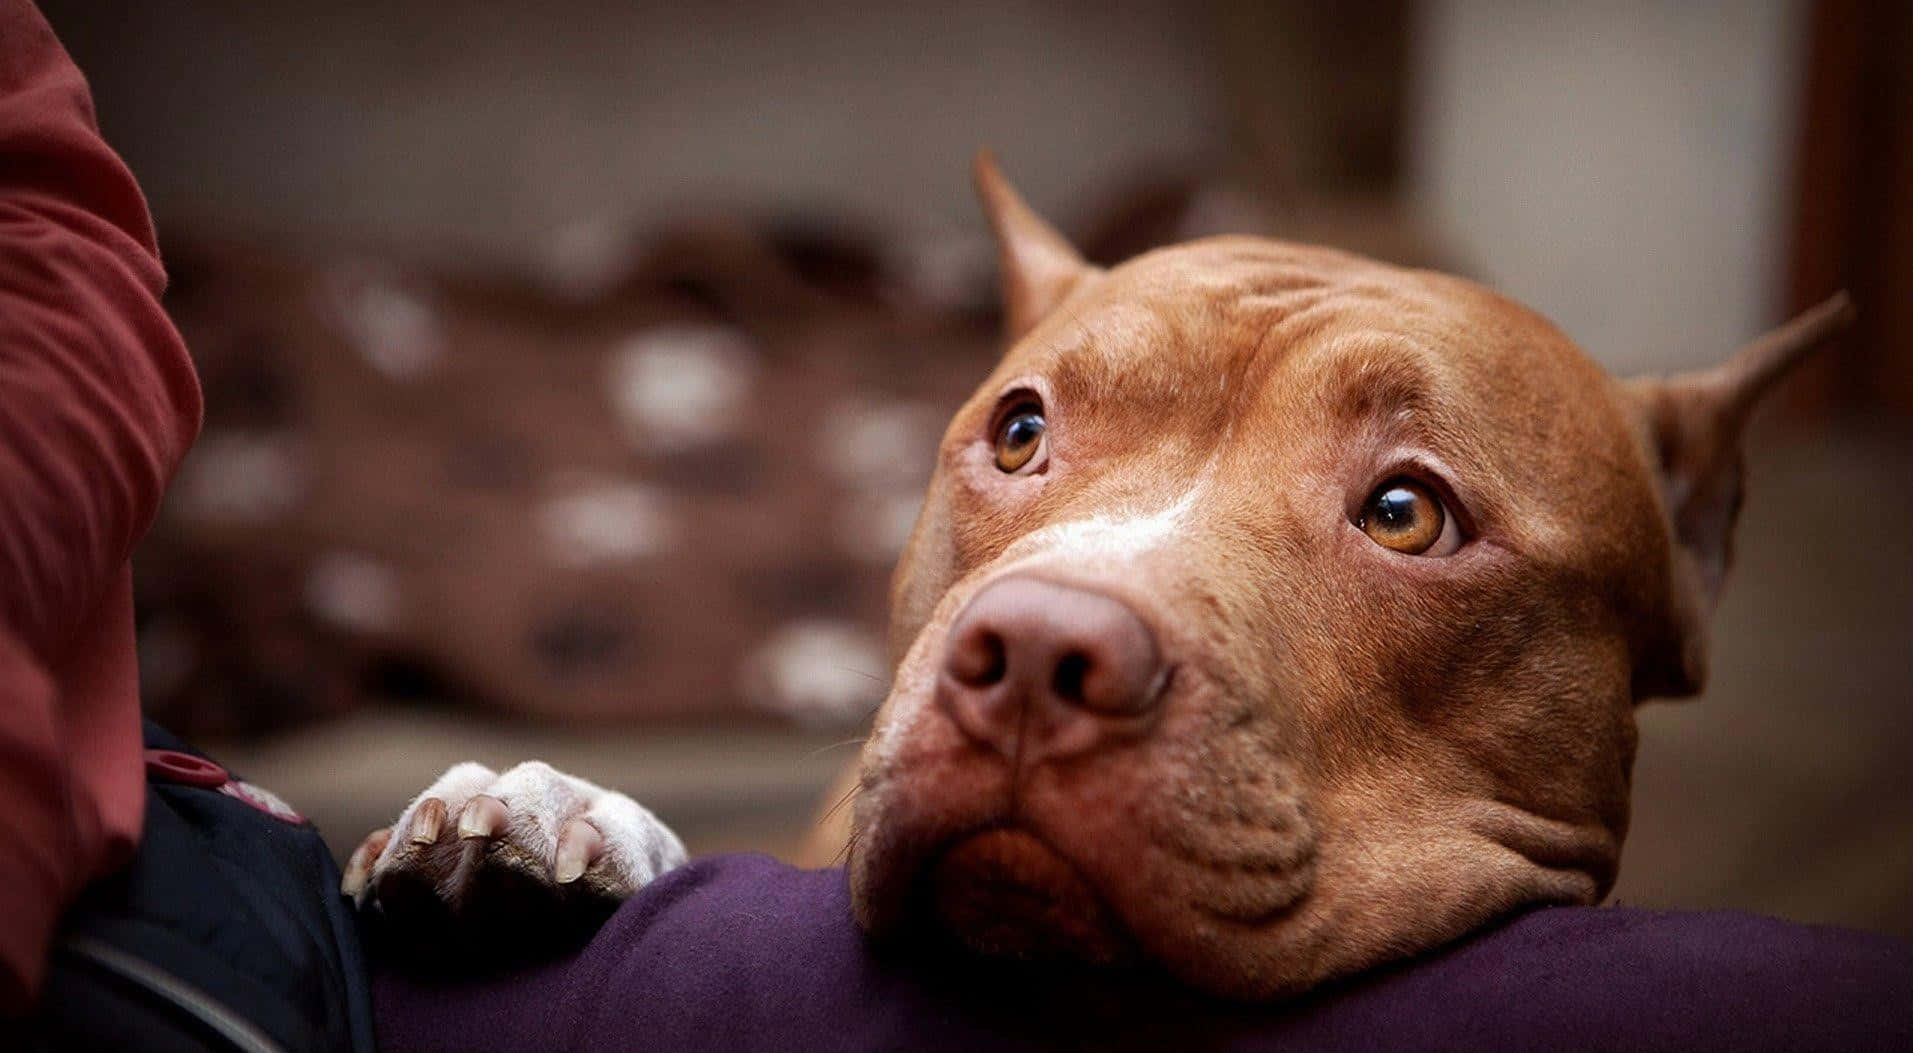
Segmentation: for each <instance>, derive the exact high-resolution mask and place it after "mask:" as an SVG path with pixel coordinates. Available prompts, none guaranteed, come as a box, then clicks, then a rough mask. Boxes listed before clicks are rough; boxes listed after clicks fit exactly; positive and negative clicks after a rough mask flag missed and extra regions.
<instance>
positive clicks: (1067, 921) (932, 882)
mask: <svg viewBox="0 0 1913 1053" xmlns="http://www.w3.org/2000/svg"><path fill="white" fill-rule="evenodd" d="M919 880H920V882H921V884H920V887H919V894H920V895H921V896H922V899H921V900H920V902H921V904H922V907H923V909H925V910H926V912H927V914H928V918H927V919H926V920H929V921H932V922H933V923H934V924H935V926H936V927H937V928H938V929H940V930H941V931H942V932H943V934H944V935H946V936H947V937H949V938H950V939H952V940H954V941H955V942H956V943H958V944H959V945H961V946H963V947H965V948H967V949H969V950H970V951H972V952H975V953H977V954H980V955H985V956H988V957H998V958H1000V957H1007V958H1016V959H1023V960H1034V961H1073V962H1083V963H1087V964H1093V965H1121V964H1127V963H1131V962H1134V961H1136V960H1137V959H1138V957H1139V955H1138V952H1137V949H1136V947H1135V943H1134V940H1133V938H1132V937H1131V936H1130V935H1129V933H1128V931H1127V929H1126V928H1125V927H1124V926H1123V924H1122V921H1121V919H1120V918H1119V917H1118V916H1117V914H1116V912H1115V911H1114V910H1113V909H1111V908H1110V906H1109V904H1108V903H1107V902H1106V901H1105V900H1104V899H1103V897H1102V895H1101V894H1100V893H1099V892H1098V891H1097V890H1096V887H1095V886H1094V885H1093V884H1091V883H1090V881H1089V880H1088V879H1087V878H1086V877H1085V876H1084V875H1083V873H1082V871H1080V870H1078V869H1077V868H1076V867H1075V866H1074V865H1073V864H1071V863H1070V862H1069V861H1068V860H1066V859H1064V858H1063V856H1062V855H1060V854H1059V853H1057V852H1056V851H1055V850H1054V849H1052V848H1051V847H1050V846H1049V845H1047V844H1045V843H1044V842H1043V841H1042V839H1041V838H1039V837H1037V836H1036V835H1035V834H1032V833H1030V832H1029V831H1027V830H1023V829H1020V828H1017V827H998V828H994V829H989V830H985V831H983V832H981V833H975V834H970V835H968V836H965V837H963V838H961V839H959V840H957V841H956V842H955V843H953V844H951V845H950V846H949V847H948V848H946V849H945V850H943V851H942V852H941V853H940V854H938V855H937V857H936V858H935V859H933V860H932V861H931V862H930V864H929V865H928V866H927V867H926V868H925V870H924V873H923V874H922V875H921V877H920V879H919Z"/></svg>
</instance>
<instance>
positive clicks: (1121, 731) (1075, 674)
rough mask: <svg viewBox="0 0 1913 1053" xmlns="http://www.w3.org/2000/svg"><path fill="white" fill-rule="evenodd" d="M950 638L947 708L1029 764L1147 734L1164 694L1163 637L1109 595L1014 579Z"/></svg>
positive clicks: (984, 594)
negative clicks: (1149, 717) (1145, 730)
mask: <svg viewBox="0 0 1913 1053" xmlns="http://www.w3.org/2000/svg"><path fill="white" fill-rule="evenodd" d="M948 639H949V642H948V644H946V645H945V651H944V656H943V672H942V675H941V676H940V678H939V679H938V681H937V702H938V704H939V705H941V706H942V707H943V708H944V710H945V712H947V713H949V714H950V717H951V719H953V720H955V721H956V723H957V726H958V727H960V728H962V729H963V731H964V733H965V734H967V735H968V736H969V737H971V738H973V739H975V740H977V741H978V742H981V743H983V744H985V745H988V746H991V747H993V748H995V749H996V750H997V751H998V752H1000V753H1002V754H1003V755H1004V756H1006V757H1012V758H1019V759H1020V760H1021V762H1022V763H1024V764H1036V763H1040V762H1041V761H1043V760H1048V759H1054V758H1057V757H1064V756H1069V755H1072V754H1078V753H1083V752H1086V751H1088V750H1091V749H1094V748H1095V747H1097V746H1099V745H1101V744H1102V743H1104V742H1106V741H1108V740H1109V739H1111V738H1112V737H1123V736H1129V735H1134V734H1137V733H1138V732H1139V731H1140V730H1141V729H1142V727H1143V725H1144V724H1146V723H1147V722H1146V720H1145V719H1144V718H1146V717H1147V715H1148V714H1149V713H1150V711H1151V710H1153V709H1154V708H1155V706H1156V704H1157V702H1158V701H1159V699H1160V697H1161V695H1162V686H1163V680H1164V676H1163V664H1162V656H1161V653H1160V652H1159V650H1158V649H1157V647H1156V638H1155V636H1154V635H1153V634H1151V633H1150V631H1149V627H1148V626H1147V625H1144V624H1143V621H1142V619H1141V618H1139V617H1137V616H1136V613H1135V612H1134V611H1132V610H1130V609H1129V607H1128V606H1126V605H1125V604H1124V603H1123V602H1122V601H1120V600H1117V599H1115V598H1114V597H1111V596H1107V595H1104V594H1102V593H1100V592H1091V591H1089V590H1086V589H1079V588H1073V587H1071V586H1068V585H1058V584H1056V583H1054V582H1049V581H1044V580H1042V579H1041V578H1032V577H1028V576H1025V575H1020V574H1018V575H1011V576H1009V577H1006V578H1003V579H1001V580H998V581H995V582H992V583H991V584H989V585H987V586H985V587H984V588H983V591H981V592H979V593H977V594H976V596H974V597H973V598H971V600H970V604H969V606H967V607H965V608H964V609H963V613H961V614H959V615H957V619H956V623H955V624H954V625H952V626H951V628H950V635H949V638H948Z"/></svg>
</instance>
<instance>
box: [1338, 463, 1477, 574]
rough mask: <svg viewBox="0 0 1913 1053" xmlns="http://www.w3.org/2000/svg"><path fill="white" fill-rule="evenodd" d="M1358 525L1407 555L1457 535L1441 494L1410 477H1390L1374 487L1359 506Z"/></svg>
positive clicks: (1427, 549) (1420, 552) (1386, 545)
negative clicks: (1360, 510) (1360, 511)
mask: <svg viewBox="0 0 1913 1053" xmlns="http://www.w3.org/2000/svg"><path fill="white" fill-rule="evenodd" d="M1358 525H1359V526H1360V527H1361V528H1362V531H1363V532H1364V533H1366V534H1367V535H1368V536H1369V537H1371V538H1373V539H1374V540H1375V543H1376V544H1378V545H1380V546H1382V547H1383V548H1388V549H1393V550H1394V551H1396V552H1401V553H1404V554H1406V555H1410V556H1419V555H1423V554H1426V553H1428V551H1429V550H1430V549H1432V548H1434V547H1435V543H1436V542H1438V541H1443V540H1444V539H1453V538H1455V537H1456V536H1457V535H1456V532H1455V531H1454V530H1453V528H1452V524H1451V523H1450V522H1449V517H1448V512H1447V510H1446V509H1444V508H1442V505H1441V498H1439V497H1436V496H1435V494H1434V492H1433V491H1431V490H1430V489H1428V487H1426V486H1423V485H1422V484H1421V483H1418V482H1416V481H1415V480H1413V479H1402V478H1397V479H1390V480H1388V481H1387V482H1385V483H1383V484H1382V485H1380V486H1378V487H1376V488H1375V492H1374V493H1372V494H1369V495H1368V501H1367V503H1365V504H1364V505H1363V506H1362V519H1361V522H1360V523H1359V524H1358ZM1437 554H1442V553H1437Z"/></svg>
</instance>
